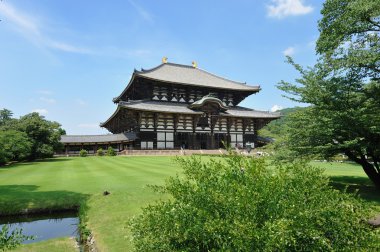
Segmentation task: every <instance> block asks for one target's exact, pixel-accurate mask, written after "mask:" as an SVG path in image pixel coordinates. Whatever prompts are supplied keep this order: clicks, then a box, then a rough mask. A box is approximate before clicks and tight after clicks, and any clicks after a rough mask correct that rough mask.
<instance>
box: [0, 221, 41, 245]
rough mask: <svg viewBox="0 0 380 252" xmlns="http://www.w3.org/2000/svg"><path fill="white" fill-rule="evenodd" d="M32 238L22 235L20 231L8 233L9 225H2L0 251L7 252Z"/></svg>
mask: <svg viewBox="0 0 380 252" xmlns="http://www.w3.org/2000/svg"><path fill="white" fill-rule="evenodd" d="M32 239H33V236H27V235H23V234H22V229H15V230H13V231H12V232H10V231H9V225H3V227H2V228H1V230H0V250H1V251H7V250H9V249H14V248H16V247H17V246H19V245H20V244H21V243H22V242H23V241H26V240H32Z"/></svg>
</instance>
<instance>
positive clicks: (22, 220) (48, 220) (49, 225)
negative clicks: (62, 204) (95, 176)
mask: <svg viewBox="0 0 380 252" xmlns="http://www.w3.org/2000/svg"><path fill="white" fill-rule="evenodd" d="M7 223H8V224H10V232H12V231H13V230H14V229H16V228H19V229H21V228H22V233H23V234H24V235H33V236H34V240H29V241H25V242H23V243H24V244H27V243H32V242H39V241H44V240H48V239H52V238H58V237H67V236H71V237H76V238H79V232H78V224H79V218H78V215H77V212H62V213H49V214H43V215H42V214H38V215H35V214H33V215H21V216H6V217H1V218H0V229H1V227H2V226H3V225H4V224H7Z"/></svg>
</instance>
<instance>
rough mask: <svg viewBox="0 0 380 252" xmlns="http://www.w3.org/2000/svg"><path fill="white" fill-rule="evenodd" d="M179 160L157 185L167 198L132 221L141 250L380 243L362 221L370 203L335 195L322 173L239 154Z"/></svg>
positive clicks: (343, 247)
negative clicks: (175, 170)
mask: <svg viewBox="0 0 380 252" xmlns="http://www.w3.org/2000/svg"><path fill="white" fill-rule="evenodd" d="M177 160H178V162H179V163H180V165H181V167H182V168H183V174H181V176H177V177H172V178H170V179H169V180H167V182H166V184H165V185H164V186H163V187H160V186H158V187H155V188H156V190H157V191H160V192H164V193H167V194H169V195H170V198H169V199H168V200H165V201H161V202H157V203H156V204H154V205H150V206H148V207H146V208H144V209H143V212H142V214H140V215H139V216H138V217H136V218H135V219H133V220H132V221H131V230H132V235H133V239H134V245H135V248H136V250H137V251H351V250H364V251H372V250H375V248H377V246H378V244H379V242H380V237H379V236H378V235H377V234H376V232H374V231H373V230H372V229H371V227H370V226H369V225H368V224H367V223H365V222H364V221H363V217H364V218H366V217H367V216H368V214H369V212H368V205H366V204H364V203H363V202H362V201H361V200H360V199H359V198H358V197H356V196H353V195H351V194H346V193H343V192H341V191H338V190H334V189H333V188H332V187H331V186H329V180H328V178H327V177H326V176H325V175H323V170H320V169H317V168H313V167H310V166H307V165H302V164H292V165H288V166H286V167H284V166H277V167H267V166H266V162H265V160H263V159H253V158H249V157H243V156H240V155H232V156H228V157H226V158H225V159H224V160H219V161H216V160H211V161H209V162H207V163H206V162H203V161H202V160H201V159H200V158H199V157H198V158H197V157H191V158H178V159H177ZM273 168H275V169H273ZM165 198H166V197H165ZM166 199H167V198H166Z"/></svg>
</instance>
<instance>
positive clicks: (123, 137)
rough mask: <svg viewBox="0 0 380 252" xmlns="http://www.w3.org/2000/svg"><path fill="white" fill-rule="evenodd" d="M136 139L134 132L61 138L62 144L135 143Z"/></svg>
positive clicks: (65, 136) (64, 136)
mask: <svg viewBox="0 0 380 252" xmlns="http://www.w3.org/2000/svg"><path fill="white" fill-rule="evenodd" d="M135 139H136V134H135V133H134V132H126V133H120V134H107V135H63V136H61V141H60V142H61V143H63V144H69V143H109V142H123V141H133V140H135Z"/></svg>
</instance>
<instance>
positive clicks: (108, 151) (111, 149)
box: [107, 146, 116, 156]
mask: <svg viewBox="0 0 380 252" xmlns="http://www.w3.org/2000/svg"><path fill="white" fill-rule="evenodd" d="M107 156H116V151H115V150H114V149H113V148H112V147H111V146H110V147H108V149H107Z"/></svg>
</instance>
